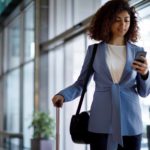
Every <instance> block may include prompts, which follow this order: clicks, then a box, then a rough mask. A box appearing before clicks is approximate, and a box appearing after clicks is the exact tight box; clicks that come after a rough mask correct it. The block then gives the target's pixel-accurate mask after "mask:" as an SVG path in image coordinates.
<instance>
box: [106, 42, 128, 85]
mask: <svg viewBox="0 0 150 150" xmlns="http://www.w3.org/2000/svg"><path fill="white" fill-rule="evenodd" d="M107 46H108V49H107V51H106V62H107V65H108V68H109V71H110V74H111V77H112V80H113V82H114V83H119V81H120V79H121V76H122V73H123V70H124V66H125V63H126V46H124V45H123V46H118V45H111V44H107Z"/></svg>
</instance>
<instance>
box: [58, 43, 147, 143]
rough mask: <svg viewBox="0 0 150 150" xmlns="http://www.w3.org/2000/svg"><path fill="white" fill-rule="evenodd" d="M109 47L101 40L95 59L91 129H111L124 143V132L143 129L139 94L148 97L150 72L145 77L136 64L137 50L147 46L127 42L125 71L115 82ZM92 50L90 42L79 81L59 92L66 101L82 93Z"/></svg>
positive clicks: (93, 130)
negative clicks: (136, 67)
mask: <svg viewBox="0 0 150 150" xmlns="http://www.w3.org/2000/svg"><path fill="white" fill-rule="evenodd" d="M106 50H107V44H106V43H105V42H100V43H99V44H98V49H97V53H96V56H95V59H94V63H93V73H92V74H91V76H92V75H93V76H94V81H95V92H94V95H93V102H92V105H91V112H90V121H89V131H91V132H95V133H109V134H111V135H112V140H113V141H117V142H118V143H120V144H123V143H122V136H123V135H138V134H141V133H142V120H141V109H140V104H139V96H138V95H140V96H142V97H146V96H147V95H148V94H149V93H150V76H148V78H147V79H146V80H143V79H142V78H141V76H140V74H138V73H137V72H136V71H135V70H134V69H133V68H132V66H131V65H132V62H133V61H134V58H135V54H136V52H137V51H143V48H141V47H138V46H136V45H134V44H132V43H130V42H127V44H126V64H125V67H124V71H123V74H122V77H121V79H120V82H119V83H118V84H114V83H113V80H112V77H111V74H110V71H109V69H108V66H107V63H106ZM92 51H93V45H90V46H89V47H88V51H87V54H86V57H85V60H84V63H83V66H82V70H81V73H80V75H79V77H78V79H77V81H76V82H75V83H74V84H73V85H71V86H69V87H67V88H65V89H64V90H62V91H60V92H59V93H58V94H61V95H63V96H64V98H65V102H68V101H71V100H73V99H75V98H76V97H78V96H80V95H81V92H82V88H83V83H84V80H85V76H86V74H87V70H88V64H89V61H90V59H91V56H92ZM118 65H119V64H118Z"/></svg>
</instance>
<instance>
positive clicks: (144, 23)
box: [137, 6, 150, 150]
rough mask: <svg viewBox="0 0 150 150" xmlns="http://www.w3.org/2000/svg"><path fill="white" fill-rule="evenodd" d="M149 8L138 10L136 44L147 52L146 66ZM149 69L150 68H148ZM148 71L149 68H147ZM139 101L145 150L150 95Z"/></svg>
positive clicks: (148, 48)
mask: <svg viewBox="0 0 150 150" xmlns="http://www.w3.org/2000/svg"><path fill="white" fill-rule="evenodd" d="M149 9H150V6H149V7H145V8H144V9H141V10H139V18H140V22H139V25H140V26H139V27H140V36H141V39H140V41H139V42H138V43H137V44H138V45H140V46H142V47H144V49H145V51H147V60H148V64H150V42H149V39H150V28H149V26H150V13H149ZM149 67H150V66H149ZM149 69H150V68H149ZM140 99H141V101H140V102H141V108H142V117H143V124H144V134H143V142H142V148H143V150H147V149H146V148H147V137H146V132H147V131H146V127H147V125H150V101H149V100H150V95H149V96H148V97H146V98H140Z"/></svg>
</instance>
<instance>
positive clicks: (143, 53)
mask: <svg viewBox="0 0 150 150" xmlns="http://www.w3.org/2000/svg"><path fill="white" fill-rule="evenodd" d="M146 54H147V52H145V51H140V52H137V53H136V56H135V60H136V61H140V62H142V63H143V62H144V60H143V59H142V57H141V56H143V57H146Z"/></svg>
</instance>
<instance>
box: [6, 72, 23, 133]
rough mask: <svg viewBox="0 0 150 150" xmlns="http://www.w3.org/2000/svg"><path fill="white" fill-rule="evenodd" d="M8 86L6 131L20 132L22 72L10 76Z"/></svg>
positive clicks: (12, 73)
mask: <svg viewBox="0 0 150 150" xmlns="http://www.w3.org/2000/svg"><path fill="white" fill-rule="evenodd" d="M6 82H7V84H6V85H7V86H6V97H7V98H6V104H7V105H6V125H7V126H6V130H8V131H12V132H17V133H18V132H19V129H20V127H19V124H20V111H19V109H20V71H19V70H15V71H13V72H11V73H9V74H8V76H7V80H6Z"/></svg>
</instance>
